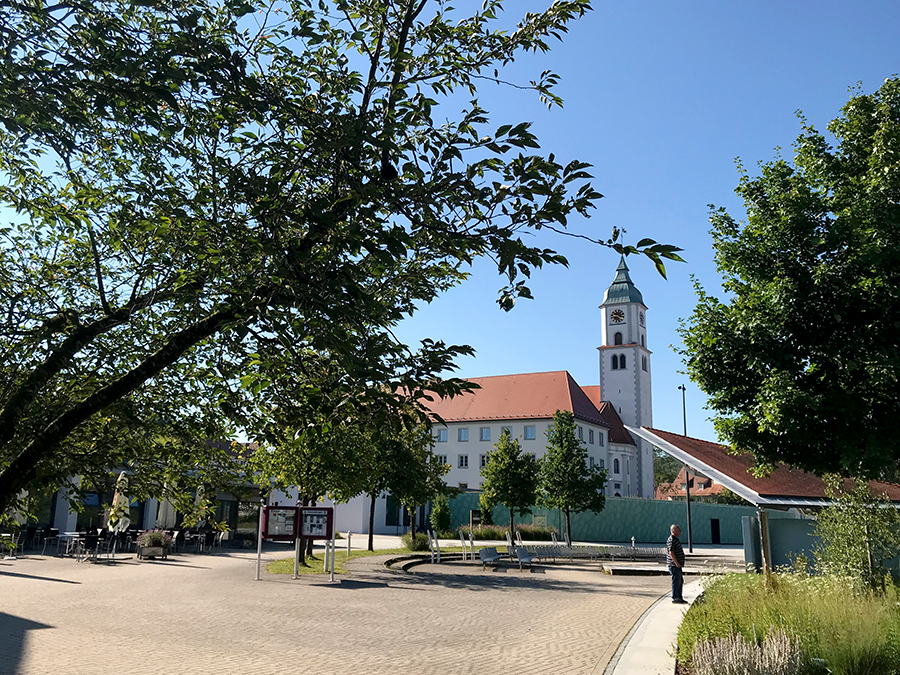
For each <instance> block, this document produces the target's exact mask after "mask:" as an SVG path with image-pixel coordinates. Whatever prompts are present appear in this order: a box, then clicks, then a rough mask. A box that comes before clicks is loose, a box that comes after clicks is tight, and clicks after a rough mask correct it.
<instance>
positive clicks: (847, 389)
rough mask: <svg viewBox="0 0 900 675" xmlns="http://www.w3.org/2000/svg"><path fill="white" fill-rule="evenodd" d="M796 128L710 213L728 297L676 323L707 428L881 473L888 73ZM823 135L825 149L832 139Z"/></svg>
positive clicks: (899, 306) (894, 177)
mask: <svg viewBox="0 0 900 675" xmlns="http://www.w3.org/2000/svg"><path fill="white" fill-rule="evenodd" d="M828 131H829V132H830V133H831V135H832V136H833V139H832V140H829V138H828V137H826V136H825V135H824V134H823V133H821V132H819V131H817V130H816V129H814V128H812V127H811V126H808V125H805V124H804V129H803V133H802V135H801V136H800V137H799V138H798V139H797V142H796V145H795V153H794V158H793V161H789V160H786V159H782V158H779V159H776V160H774V161H772V162H768V163H766V164H763V165H762V166H761V172H760V174H759V175H758V176H756V177H751V176H749V175H746V174H745V175H744V176H743V177H742V178H741V181H740V185H739V187H738V189H737V193H738V194H739V195H740V196H741V197H742V198H743V200H744V204H745V207H746V210H747V218H746V220H745V221H742V222H738V221H736V220H734V219H733V218H732V217H731V216H730V215H729V214H727V213H726V212H725V211H724V210H722V209H719V210H716V211H714V213H713V215H712V224H713V230H712V234H713V241H714V247H715V251H716V263H717V266H718V269H719V271H720V273H721V274H722V275H723V277H724V284H723V285H724V288H725V291H726V292H727V294H728V297H727V299H726V300H724V301H721V300H718V299H717V298H715V297H713V296H711V295H709V294H707V293H706V292H704V291H703V290H702V289H701V290H700V291H699V295H700V300H699V302H698V304H697V307H696V308H695V310H694V313H693V314H692V315H691V317H690V318H689V319H688V320H687V321H686V322H685V323H684V325H683V326H682V329H681V333H682V337H683V339H684V344H685V356H686V360H687V367H688V372H689V374H690V376H691V378H692V379H693V380H694V382H696V383H697V384H698V385H699V386H700V388H701V389H702V390H703V391H704V392H706V394H707V395H708V397H709V406H710V408H711V409H712V410H713V411H714V412H715V415H716V417H715V425H716V431H717V432H718V434H719V436H720V437H721V438H722V439H723V440H724V441H725V442H726V443H728V444H729V445H731V446H732V447H733V448H735V449H737V450H741V451H751V452H753V453H754V454H755V455H756V457H757V459H758V460H759V461H760V462H762V463H769V462H786V463H788V464H791V465H794V466H797V467H802V468H804V469H808V470H811V471H816V472H835V473H840V474H843V475H854V476H866V477H879V476H890V475H892V474H893V472H894V471H895V469H896V466H897V462H898V459H900V445H898V444H897V438H898V435H900V396H898V391H900V377H898V376H900V338H898V335H900V80H898V79H897V78H893V79H889V80H887V81H886V82H885V83H884V85H883V86H882V87H881V89H880V90H879V91H877V92H875V93H873V94H870V95H862V94H859V95H855V96H853V97H852V98H851V99H850V101H849V102H848V103H847V105H846V106H844V108H843V110H842V112H841V115H840V116H839V117H838V118H837V119H835V120H834V121H833V122H831V123H830V124H829V125H828ZM832 143H833V144H832Z"/></svg>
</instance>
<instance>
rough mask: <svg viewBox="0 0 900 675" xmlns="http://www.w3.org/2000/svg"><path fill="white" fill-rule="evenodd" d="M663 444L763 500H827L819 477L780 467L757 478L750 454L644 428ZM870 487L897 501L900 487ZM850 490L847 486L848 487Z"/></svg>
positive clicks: (890, 485) (878, 484) (878, 482)
mask: <svg viewBox="0 0 900 675" xmlns="http://www.w3.org/2000/svg"><path fill="white" fill-rule="evenodd" d="M647 431H649V432H650V433H652V434H655V435H656V436H658V437H659V438H661V439H662V440H664V441H666V442H668V443H671V444H672V445H674V446H675V447H676V448H678V449H679V450H682V451H683V452H685V453H687V454H689V455H691V456H692V457H695V458H696V459H697V460H699V461H701V462H703V463H704V464H706V465H707V466H709V467H710V468H712V469H715V470H716V471H719V472H721V473H722V474H724V475H726V476H728V477H729V478H731V479H732V480H734V481H736V482H738V483H740V484H741V485H744V486H745V487H747V488H749V489H750V490H752V491H753V492H755V493H757V494H758V495H760V496H762V497H806V498H810V499H827V497H826V495H825V483H824V482H823V481H822V479H821V478H820V477H819V476H816V475H815V474H812V473H809V472H807V471H801V470H800V469H792V468H790V467H788V466H785V465H783V464H779V465H778V466H777V468H776V469H775V470H774V471H773V472H772V473H770V474H769V475H768V476H766V477H764V478H756V477H755V476H754V475H753V474H752V473H750V472H749V470H750V468H751V467H752V466H753V465H754V464H755V461H754V458H753V455H752V454H751V453H749V452H748V453H744V454H742V455H732V454H730V453H729V452H728V447H727V446H725V445H720V444H718V443H711V442H710V441H701V440H700V439H698V438H691V437H690V436H682V435H680V434H673V433H671V432H669V431H660V430H659V429H650V428H647ZM869 485H870V486H871V487H872V489H873V490H874V491H875V492H876V493H877V494H885V495H887V496H888V498H889V499H890V500H892V501H895V502H896V501H900V485H896V484H894V483H883V482H880V481H870V482H869ZM848 487H849V484H848Z"/></svg>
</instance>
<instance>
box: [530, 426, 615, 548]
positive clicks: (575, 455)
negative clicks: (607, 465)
mask: <svg viewBox="0 0 900 675" xmlns="http://www.w3.org/2000/svg"><path fill="white" fill-rule="evenodd" d="M540 477H541V492H540V496H539V499H538V503H540V504H541V505H542V506H546V507H547V508H551V509H562V511H563V513H565V514H566V533H567V534H568V535H569V538H571V537H572V523H571V518H570V514H571V512H572V511H574V512H576V513H579V512H581V511H593V512H594V513H600V511H602V510H603V507H604V506H606V497H605V496H604V494H603V489H604V488H605V487H606V470H605V469H601V468H600V467H590V466H588V454H587V447H586V446H585V445H584V443H583V442H581V441H579V440H578V437H577V436H576V434H575V416H574V415H573V414H572V413H571V412H569V411H567V410H557V411H556V413H555V414H554V415H553V426H552V427H550V428H549V429H547V452H546V454H545V455H544V457H543V459H542V460H541V464H540Z"/></svg>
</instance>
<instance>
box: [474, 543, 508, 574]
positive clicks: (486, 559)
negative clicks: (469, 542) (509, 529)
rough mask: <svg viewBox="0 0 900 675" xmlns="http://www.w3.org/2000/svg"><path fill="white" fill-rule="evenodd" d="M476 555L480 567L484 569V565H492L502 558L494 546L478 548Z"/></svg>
mask: <svg viewBox="0 0 900 675" xmlns="http://www.w3.org/2000/svg"><path fill="white" fill-rule="evenodd" d="M478 557H479V558H480V559H481V569H484V568H485V566H486V565H493V564H494V563H498V562H500V561H501V560H502V559H503V556H502V555H501V554H500V553H498V552H497V547H496V546H487V547H485V548H480V549H478Z"/></svg>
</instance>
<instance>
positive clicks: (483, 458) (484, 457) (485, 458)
mask: <svg viewBox="0 0 900 675" xmlns="http://www.w3.org/2000/svg"><path fill="white" fill-rule="evenodd" d="M486 466H487V455H481V468H482V469H483V468H484V467H486Z"/></svg>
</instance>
